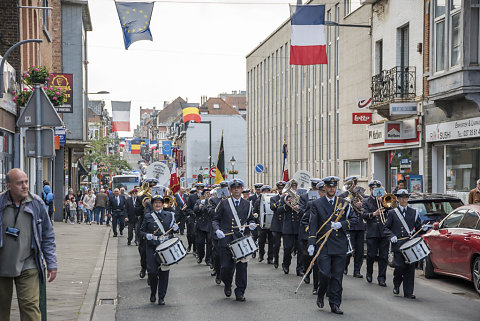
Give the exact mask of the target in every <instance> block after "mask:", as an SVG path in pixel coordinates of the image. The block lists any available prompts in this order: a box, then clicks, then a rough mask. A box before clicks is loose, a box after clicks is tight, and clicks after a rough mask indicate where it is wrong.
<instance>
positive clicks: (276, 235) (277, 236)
mask: <svg viewBox="0 0 480 321" xmlns="http://www.w3.org/2000/svg"><path fill="white" fill-rule="evenodd" d="M272 237H273V259H274V261H275V262H276V263H278V255H279V253H280V244H281V242H282V232H272Z"/></svg>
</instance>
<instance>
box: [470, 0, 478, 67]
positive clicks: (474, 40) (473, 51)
mask: <svg viewBox="0 0 480 321" xmlns="http://www.w3.org/2000/svg"><path fill="white" fill-rule="evenodd" d="M479 11H480V0H472V11H471V16H470V20H471V24H470V28H471V29H470V64H473V65H478V62H479V59H478V58H479V57H478V53H479V52H480V41H479V38H480V34H479V29H480V28H479V26H480V19H479V18H480V15H479Z"/></svg>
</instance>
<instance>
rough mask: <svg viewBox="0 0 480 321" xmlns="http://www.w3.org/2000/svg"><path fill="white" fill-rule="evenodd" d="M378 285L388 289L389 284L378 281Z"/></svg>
mask: <svg viewBox="0 0 480 321" xmlns="http://www.w3.org/2000/svg"><path fill="white" fill-rule="evenodd" d="M378 285H380V286H383V287H386V286H387V283H385V281H378Z"/></svg>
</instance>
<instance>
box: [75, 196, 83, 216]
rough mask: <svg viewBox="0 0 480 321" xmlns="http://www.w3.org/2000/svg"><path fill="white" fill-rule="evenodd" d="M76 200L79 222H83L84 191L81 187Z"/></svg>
mask: <svg viewBox="0 0 480 321" xmlns="http://www.w3.org/2000/svg"><path fill="white" fill-rule="evenodd" d="M75 202H76V203H77V223H78V224H80V223H82V222H83V193H82V190H81V189H80V190H79V191H78V192H77V195H75Z"/></svg>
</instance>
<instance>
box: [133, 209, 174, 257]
mask: <svg viewBox="0 0 480 321" xmlns="http://www.w3.org/2000/svg"><path fill="white" fill-rule="evenodd" d="M151 213H153V212H148V213H147V214H145V217H144V218H143V222H142V226H141V227H140V235H141V236H142V237H145V236H146V235H147V234H154V233H153V232H155V231H157V229H158V225H157V223H156V222H155V220H154V219H153V216H152V214H151ZM157 217H158V219H159V221H160V223H161V224H162V226H163V229H164V230H165V231H168V230H169V229H170V228H171V227H172V226H173V224H174V223H175V222H174V213H172V212H167V211H163V210H162V211H161V212H160V214H158V215H157ZM172 234H173V231H170V232H169V235H172ZM154 235H155V236H162V231H161V230H160V229H158V231H157V232H156V233H155V234H154ZM159 244H160V241H159V240H147V245H148V246H149V247H150V248H153V249H155V248H156V247H157V246H158V245H159Z"/></svg>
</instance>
